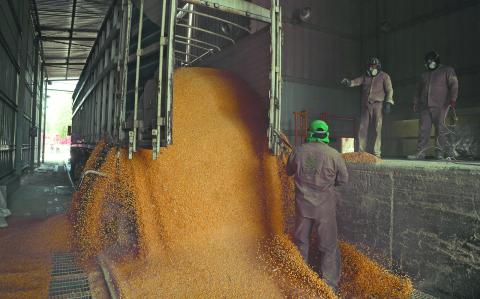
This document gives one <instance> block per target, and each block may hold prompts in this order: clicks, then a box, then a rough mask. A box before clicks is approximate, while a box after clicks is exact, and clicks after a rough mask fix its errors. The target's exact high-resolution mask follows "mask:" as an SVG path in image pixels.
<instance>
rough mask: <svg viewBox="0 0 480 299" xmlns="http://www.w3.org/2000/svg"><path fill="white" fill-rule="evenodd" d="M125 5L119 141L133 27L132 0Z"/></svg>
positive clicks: (122, 137)
mask: <svg viewBox="0 0 480 299" xmlns="http://www.w3.org/2000/svg"><path fill="white" fill-rule="evenodd" d="M123 5H124V6H127V8H126V9H125V7H124V16H123V20H124V24H125V27H124V31H123V37H122V38H123V41H122V43H121V45H122V46H123V49H122V50H123V64H122V66H121V67H120V72H121V80H119V84H121V88H120V90H121V96H120V98H121V101H120V105H119V106H120V107H119V111H118V112H119V113H118V115H119V121H118V122H117V126H118V140H117V141H118V142H119V143H120V142H121V141H122V140H124V137H125V133H124V132H123V126H124V125H125V109H126V105H127V81H128V54H129V45H130V31H131V29H132V1H131V0H126V3H125V2H124V3H123Z"/></svg>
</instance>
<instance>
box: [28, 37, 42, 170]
mask: <svg viewBox="0 0 480 299" xmlns="http://www.w3.org/2000/svg"><path fill="white" fill-rule="evenodd" d="M34 43H35V44H34V51H33V53H34V54H33V55H35V58H34V59H35V60H34V63H33V65H34V66H33V67H34V73H33V88H32V89H33V95H32V110H31V111H32V120H31V125H30V130H29V131H30V132H29V135H30V157H29V158H30V170H31V171H33V170H34V169H35V142H36V139H37V136H35V134H33V128H35V127H36V123H37V101H38V99H37V97H38V55H39V53H38V52H39V47H40V42H39V40H38V38H35V41H34ZM37 135H38V133H37Z"/></svg>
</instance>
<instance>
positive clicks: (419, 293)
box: [410, 289, 437, 299]
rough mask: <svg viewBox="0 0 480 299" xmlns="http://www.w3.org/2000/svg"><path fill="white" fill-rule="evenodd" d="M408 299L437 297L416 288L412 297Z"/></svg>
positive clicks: (432, 298) (433, 298) (434, 298)
mask: <svg viewBox="0 0 480 299" xmlns="http://www.w3.org/2000/svg"><path fill="white" fill-rule="evenodd" d="M410 299H437V298H436V297H433V296H432V295H429V294H427V293H424V292H422V291H419V290H417V289H414V290H413V294H412V297H410Z"/></svg>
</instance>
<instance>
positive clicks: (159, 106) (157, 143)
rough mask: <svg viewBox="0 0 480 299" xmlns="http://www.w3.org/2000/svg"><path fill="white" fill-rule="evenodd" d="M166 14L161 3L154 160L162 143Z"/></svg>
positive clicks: (166, 42)
mask: <svg viewBox="0 0 480 299" xmlns="http://www.w3.org/2000/svg"><path fill="white" fill-rule="evenodd" d="M166 12H167V1H163V7H162V21H161V22H162V23H161V26H160V40H159V46H160V49H159V50H160V51H159V57H158V82H157V122H156V124H157V127H156V129H154V130H152V159H153V160H156V159H157V157H158V154H159V153H160V145H161V141H162V135H161V127H162V125H164V119H163V118H162V91H163V90H162V89H163V63H164V57H163V55H164V53H165V46H167V45H168V40H167V37H166V36H165V29H166V21H167V20H166Z"/></svg>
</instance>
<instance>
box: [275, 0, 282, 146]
mask: <svg viewBox="0 0 480 299" xmlns="http://www.w3.org/2000/svg"><path fill="white" fill-rule="evenodd" d="M276 2H277V3H276V6H275V12H276V14H277V17H276V22H275V27H276V33H277V38H276V39H277V43H276V44H275V47H276V48H277V54H276V59H277V63H276V64H277V67H276V70H275V84H276V92H275V93H276V103H275V109H276V111H275V116H276V118H275V130H276V131H277V132H280V128H281V117H282V47H283V32H282V27H283V26H282V8H281V7H280V0H276ZM275 138H278V136H277V135H275ZM279 150H280V148H279V143H278V142H275V150H274V153H275V154H279Z"/></svg>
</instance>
